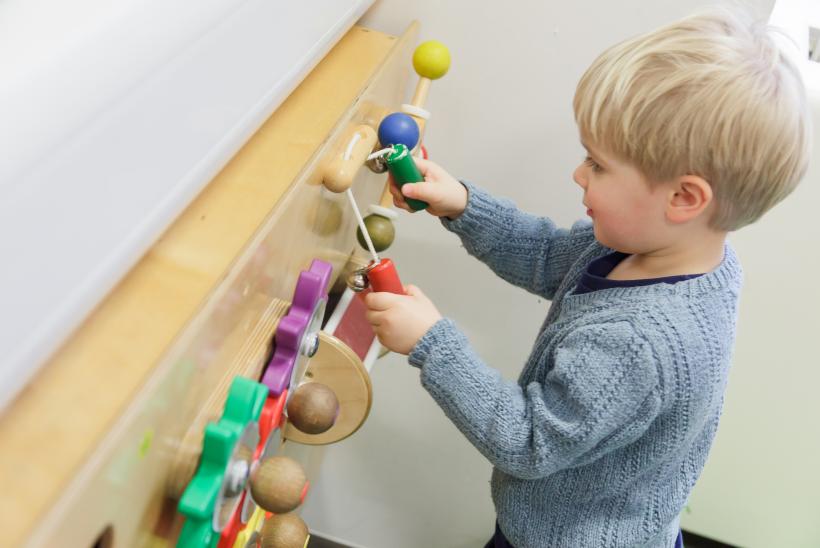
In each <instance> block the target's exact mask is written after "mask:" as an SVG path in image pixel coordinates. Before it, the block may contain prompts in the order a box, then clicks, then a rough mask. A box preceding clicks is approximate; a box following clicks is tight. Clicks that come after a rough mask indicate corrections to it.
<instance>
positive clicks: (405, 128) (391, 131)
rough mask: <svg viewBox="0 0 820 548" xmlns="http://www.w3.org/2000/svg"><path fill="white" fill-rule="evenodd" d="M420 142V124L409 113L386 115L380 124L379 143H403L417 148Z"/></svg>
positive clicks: (389, 144)
mask: <svg viewBox="0 0 820 548" xmlns="http://www.w3.org/2000/svg"><path fill="white" fill-rule="evenodd" d="M418 142H419V126H418V124H416V121H415V120H413V118H411V117H410V116H408V115H407V114H404V113H403V112H394V113H393V114H390V115H388V116H385V117H384V120H382V123H381V124H379V143H381V145H382V146H385V147H389V146H391V145H397V144H399V143H401V144H403V145H404V146H406V147H407V148H409V149H410V150H413V149H414V148H416V143H418Z"/></svg>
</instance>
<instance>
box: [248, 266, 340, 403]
mask: <svg viewBox="0 0 820 548" xmlns="http://www.w3.org/2000/svg"><path fill="white" fill-rule="evenodd" d="M332 273H333V266H332V265H331V264H330V263H326V262H325V261H320V260H319V259H314V260H313V262H312V263H311V264H310V270H303V271H302V273H301V274H299V280H298V281H297V282H296V290H295V291H294V292H293V302H292V303H291V305H290V310H288V313H287V315H286V316H285V317H284V318H282V319H281V320H280V321H279V326H278V327H277V328H276V336H275V339H274V340H275V341H276V350H275V351H274V353H273V357H272V358H271V360H270V362H269V363H268V366H267V368H266V369H265V374H264V375H263V376H262V383H263V384H265V385H267V387H268V388H269V389H270V391H271V394H272V395H273V396H274V397H278V396H279V395H281V394H282V392H283V391H284V390H285V389H287V388H288V386H289V385H290V379H291V375H292V373H293V367H294V365H295V364H296V360H297V359H298V357H299V353H300V351H301V346H302V340H303V338H304V336H305V334H306V333H305V331H306V330H307V328H308V326H309V325H310V321H311V319H312V318H313V314H314V312H315V311H316V306H317V304H319V302H320V301H322V300H326V299H327V285H328V282H329V281H330V276H331V274H332Z"/></svg>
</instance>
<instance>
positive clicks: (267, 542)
mask: <svg viewBox="0 0 820 548" xmlns="http://www.w3.org/2000/svg"><path fill="white" fill-rule="evenodd" d="M309 538H310V531H309V530H308V528H307V525H305V522H304V521H302V518H300V517H299V516H297V515H296V514H277V515H275V516H271V517H270V518H269V519H268V520H267V521H266V522H265V524H264V525H263V526H262V540H261V543H260V546H261V547H262V548H305V547H306V546H307V544H308V539H309Z"/></svg>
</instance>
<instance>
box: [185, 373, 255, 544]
mask: <svg viewBox="0 0 820 548" xmlns="http://www.w3.org/2000/svg"><path fill="white" fill-rule="evenodd" d="M267 397H268V387H267V386H265V385H264V384H260V383H258V382H254V381H252V380H250V379H246V378H244V377H236V378H234V380H233V382H232V383H231V388H230V391H229V392H228V399H227V400H226V401H225V407H224V409H223V411H222V417H221V418H220V419H219V422H215V423H214V422H211V423H208V424H207V425H206V426H205V437H204V440H203V442H202V456H201V457H200V460H199V466H198V467H197V470H196V474H194V477H193V479H192V480H191V482H190V483H189V484H188V487H187V488H186V489H185V492H184V493H183V494H182V498H180V500H179V506H178V510H179V512H180V513H181V514H183V515H184V516H185V524H184V526H183V527H182V532H181V533H180V536H179V540H177V547H178V548H211V547H216V545H217V544H218V543H219V537H220V532H219V531H215V530H214V527H213V515H214V507H215V505H216V499H217V496H218V495H219V492H220V489H221V488H222V482H223V479H224V477H225V471H226V468H227V466H228V463H229V462H230V459H231V456H232V455H233V451H234V448H235V447H236V444H237V443H238V442H239V440H240V438H241V437H242V434H243V432H244V431H245V428H246V427H247V425H248V424H249V423H252V422H258V421H259V416H260V415H261V413H262V407H263V406H264V405H265V400H266V399H267Z"/></svg>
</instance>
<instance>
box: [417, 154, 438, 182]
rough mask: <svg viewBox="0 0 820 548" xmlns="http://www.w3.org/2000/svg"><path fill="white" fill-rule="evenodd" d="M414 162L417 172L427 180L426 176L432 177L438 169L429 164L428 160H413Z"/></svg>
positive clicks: (431, 163)
mask: <svg viewBox="0 0 820 548" xmlns="http://www.w3.org/2000/svg"><path fill="white" fill-rule="evenodd" d="M413 159H414V160H415V161H416V167H418V168H419V171H420V172H421V174H422V175H423V176H424V178H425V179H427V175H428V174H430V175H433V174H434V172H435V170H436V168H437V167H438V165H437V164H435V163H434V162H431V161H430V160H425V159H424V158H416V157H414V158H413Z"/></svg>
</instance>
